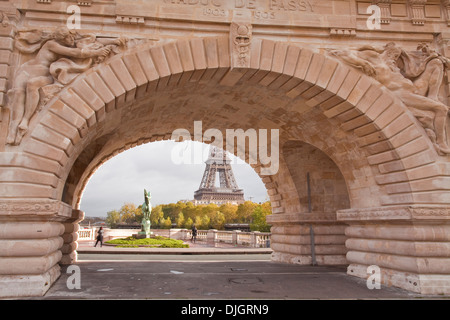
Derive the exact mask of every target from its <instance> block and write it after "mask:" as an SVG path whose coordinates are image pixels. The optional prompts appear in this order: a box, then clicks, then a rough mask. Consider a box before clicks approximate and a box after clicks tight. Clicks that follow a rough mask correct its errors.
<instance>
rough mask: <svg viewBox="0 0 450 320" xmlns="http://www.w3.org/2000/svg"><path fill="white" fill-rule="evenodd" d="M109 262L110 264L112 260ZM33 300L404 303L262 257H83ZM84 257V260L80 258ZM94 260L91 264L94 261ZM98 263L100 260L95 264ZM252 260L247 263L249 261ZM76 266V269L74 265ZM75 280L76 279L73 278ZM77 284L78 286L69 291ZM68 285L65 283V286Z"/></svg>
mask: <svg viewBox="0 0 450 320" xmlns="http://www.w3.org/2000/svg"><path fill="white" fill-rule="evenodd" d="M112 258H114V260H112ZM80 259H81V260H80V261H79V262H77V264H76V266H78V267H79V270H77V271H75V272H74V271H73V270H71V269H70V270H71V272H69V273H67V267H64V268H63V269H62V275H61V277H60V278H59V279H58V280H57V281H56V282H55V284H54V285H53V286H52V287H51V288H50V289H49V291H48V292H47V294H46V295H45V296H44V297H42V298H38V299H44V300H48V299H257V300H260V299H410V298H416V297H420V295H417V294H414V293H411V292H407V291H404V290H401V289H398V288H392V287H383V286H382V287H381V289H379V290H377V289H373V290H369V289H368V288H367V286H366V282H365V280H364V279H358V278H355V277H351V276H348V275H347V274H346V267H345V266H342V267H329V266H299V265H288V264H282V263H276V262H272V261H270V260H269V256H267V255H229V256H228V255H217V256H214V255H187V256H184V255H177V256H168V255H153V256H152V255H127V256H124V257H120V256H118V255H117V254H116V255H114V257H108V255H107V254H101V255H99V256H96V255H85V256H81V257H80ZM86 259H88V260H86ZM94 259H95V260H94ZM99 259H102V260H99ZM251 259H253V260H251ZM75 268H76V267H75ZM75 276H77V277H79V278H75ZM77 279H78V280H79V282H78V283H79V285H80V288H79V289H77V288H73V289H70V288H69V287H70V286H71V285H70V284H72V286H73V284H76V283H77V282H76V281H77ZM68 283H69V285H68Z"/></svg>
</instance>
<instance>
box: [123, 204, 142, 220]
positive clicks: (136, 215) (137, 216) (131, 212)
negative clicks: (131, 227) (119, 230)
mask: <svg viewBox="0 0 450 320" xmlns="http://www.w3.org/2000/svg"><path fill="white" fill-rule="evenodd" d="M119 213H120V222H124V223H141V220H142V209H141V208H137V207H136V205H135V204H133V203H125V204H124V205H123V206H122V207H121V208H120V211H119Z"/></svg>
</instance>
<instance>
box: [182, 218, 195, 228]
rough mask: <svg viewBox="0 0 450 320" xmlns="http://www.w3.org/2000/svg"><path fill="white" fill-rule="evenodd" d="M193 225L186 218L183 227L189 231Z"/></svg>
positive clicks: (189, 219)
mask: <svg viewBox="0 0 450 320" xmlns="http://www.w3.org/2000/svg"><path fill="white" fill-rule="evenodd" d="M193 224H194V221H192V219H191V218H187V219H186V221H185V222H184V227H185V228H186V229H190V228H192V225H193Z"/></svg>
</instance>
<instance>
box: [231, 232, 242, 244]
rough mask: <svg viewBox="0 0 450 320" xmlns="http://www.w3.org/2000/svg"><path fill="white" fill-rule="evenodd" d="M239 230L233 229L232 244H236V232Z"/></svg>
mask: <svg viewBox="0 0 450 320" xmlns="http://www.w3.org/2000/svg"><path fill="white" fill-rule="evenodd" d="M240 232H241V230H233V235H232V238H231V239H232V240H231V241H232V244H234V245H235V246H236V245H238V244H239V243H238V233H240Z"/></svg>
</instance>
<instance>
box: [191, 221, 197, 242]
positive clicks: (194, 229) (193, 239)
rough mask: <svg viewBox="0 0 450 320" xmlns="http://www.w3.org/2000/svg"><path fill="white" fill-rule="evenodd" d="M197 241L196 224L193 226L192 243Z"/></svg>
mask: <svg viewBox="0 0 450 320" xmlns="http://www.w3.org/2000/svg"><path fill="white" fill-rule="evenodd" d="M195 239H197V228H196V227H195V224H193V225H192V238H191V242H194V243H195Z"/></svg>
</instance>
